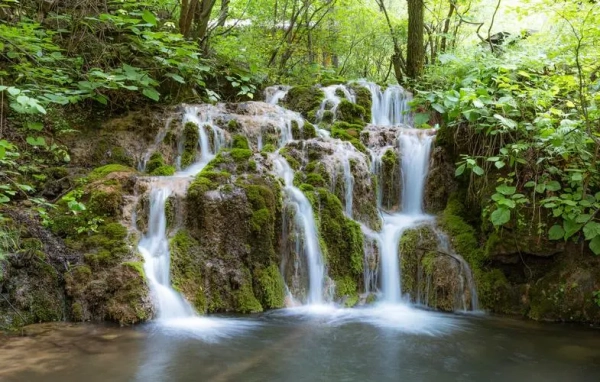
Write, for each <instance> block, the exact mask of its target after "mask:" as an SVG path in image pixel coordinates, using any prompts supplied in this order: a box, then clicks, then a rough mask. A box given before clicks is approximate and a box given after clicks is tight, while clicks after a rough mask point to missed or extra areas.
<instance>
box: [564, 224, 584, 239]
mask: <svg viewBox="0 0 600 382" xmlns="http://www.w3.org/2000/svg"><path fill="white" fill-rule="evenodd" d="M581 226H582V224H578V223H575V221H574V220H564V221H563V228H564V230H565V239H568V238H570V237H571V236H573V235H575V234H576V233H577V232H579V230H580V229H581Z"/></svg>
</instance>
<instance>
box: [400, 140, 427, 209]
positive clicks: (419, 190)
mask: <svg viewBox="0 0 600 382" xmlns="http://www.w3.org/2000/svg"><path fill="white" fill-rule="evenodd" d="M399 141H400V153H401V155H402V167H401V168H402V212H403V213H404V214H407V215H421V214H423V191H424V189H425V180H426V179H427V172H428V170H429V153H430V149H431V143H432V141H433V136H432V135H429V134H423V132H422V131H418V130H417V131H411V130H406V131H401V132H400V136H399Z"/></svg>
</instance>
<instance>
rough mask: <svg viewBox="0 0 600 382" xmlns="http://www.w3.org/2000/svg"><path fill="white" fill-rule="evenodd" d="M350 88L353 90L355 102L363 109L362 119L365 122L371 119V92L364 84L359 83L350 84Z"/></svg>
mask: <svg viewBox="0 0 600 382" xmlns="http://www.w3.org/2000/svg"><path fill="white" fill-rule="evenodd" d="M350 88H351V89H352V90H353V91H354V96H355V98H356V104H357V105H358V106H361V107H362V108H363V110H364V115H363V120H364V121H365V122H369V121H371V108H372V98H371V92H370V91H369V89H367V88H366V87H364V86H361V85H359V84H351V85H350Z"/></svg>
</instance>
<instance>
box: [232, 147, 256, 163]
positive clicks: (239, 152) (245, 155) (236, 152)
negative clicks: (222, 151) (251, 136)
mask: <svg viewBox="0 0 600 382" xmlns="http://www.w3.org/2000/svg"><path fill="white" fill-rule="evenodd" d="M229 153H230V155H231V158H233V160H234V161H235V162H236V163H242V162H245V161H247V160H248V159H250V157H251V156H252V150H250V149H232V150H231V151H230V152H229Z"/></svg>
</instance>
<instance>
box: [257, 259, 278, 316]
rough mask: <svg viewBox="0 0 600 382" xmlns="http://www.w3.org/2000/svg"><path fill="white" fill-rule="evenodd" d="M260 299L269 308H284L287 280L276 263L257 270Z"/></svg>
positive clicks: (258, 295)
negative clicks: (285, 280)
mask: <svg viewBox="0 0 600 382" xmlns="http://www.w3.org/2000/svg"><path fill="white" fill-rule="evenodd" d="M255 273H256V279H257V284H258V285H257V288H255V290H256V291H257V293H256V295H257V297H258V300H259V301H260V302H261V303H262V306H264V307H265V308H267V309H277V308H283V307H284V304H285V282H284V280H283V276H281V273H280V272H279V268H278V267H277V266H276V265H275V264H271V265H269V266H268V267H266V268H260V269H258V270H257V271H256V272H255Z"/></svg>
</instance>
